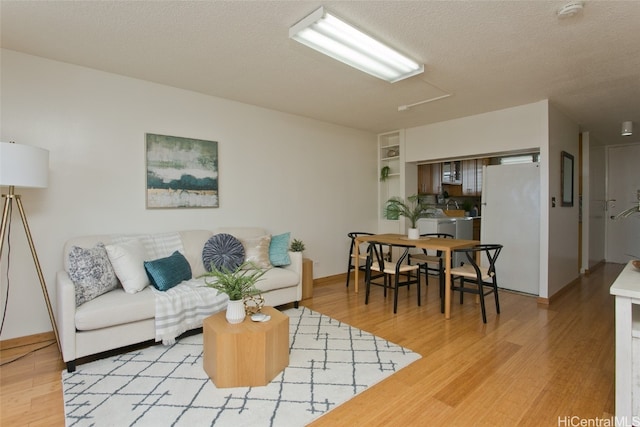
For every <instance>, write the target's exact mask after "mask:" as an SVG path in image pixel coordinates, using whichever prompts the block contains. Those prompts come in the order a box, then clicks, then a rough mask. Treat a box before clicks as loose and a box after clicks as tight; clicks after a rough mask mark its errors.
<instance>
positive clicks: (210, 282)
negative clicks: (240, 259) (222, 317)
mask: <svg viewBox="0 0 640 427" xmlns="http://www.w3.org/2000/svg"><path fill="white" fill-rule="evenodd" d="M264 273H265V271H264V270H261V269H259V268H256V266H255V264H253V263H251V262H244V263H242V264H241V265H239V266H238V267H237V268H236V269H235V270H230V269H228V268H226V267H222V268H220V269H218V268H216V267H213V268H212V270H211V271H210V272H209V273H205V274H204V275H203V276H204V278H205V279H204V282H205V283H206V285H207V286H208V287H210V288H213V289H215V290H217V291H219V292H223V293H225V294H227V295H228V296H229V303H228V304H227V321H228V322H229V323H240V322H242V321H243V320H244V318H245V315H246V312H245V308H244V299H245V298H248V297H252V296H254V295H258V294H260V289H258V288H256V282H257V281H258V280H260V278H261V277H262V276H263V275H264Z"/></svg>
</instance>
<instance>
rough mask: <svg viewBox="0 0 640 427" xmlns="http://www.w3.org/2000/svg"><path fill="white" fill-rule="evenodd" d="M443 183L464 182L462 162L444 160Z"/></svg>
mask: <svg viewBox="0 0 640 427" xmlns="http://www.w3.org/2000/svg"><path fill="white" fill-rule="evenodd" d="M442 183H443V184H461V183H462V162H461V161H460V160H453V161H450V162H442Z"/></svg>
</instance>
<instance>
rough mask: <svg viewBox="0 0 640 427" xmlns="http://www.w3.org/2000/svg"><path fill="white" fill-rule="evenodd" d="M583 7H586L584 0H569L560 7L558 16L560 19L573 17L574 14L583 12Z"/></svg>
mask: <svg viewBox="0 0 640 427" xmlns="http://www.w3.org/2000/svg"><path fill="white" fill-rule="evenodd" d="M583 8H584V2H582V1H572V2H569V3H567V4H565V5H564V6H562V7H561V8H560V9H558V18H560V19H565V18H571V17H572V16H575V15H577V14H579V13H582V9H583Z"/></svg>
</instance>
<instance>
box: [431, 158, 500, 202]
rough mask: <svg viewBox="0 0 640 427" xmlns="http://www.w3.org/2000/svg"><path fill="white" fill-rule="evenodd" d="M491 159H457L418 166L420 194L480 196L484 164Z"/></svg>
mask: <svg viewBox="0 0 640 427" xmlns="http://www.w3.org/2000/svg"><path fill="white" fill-rule="evenodd" d="M488 164H489V159H486V158H483V159H471V160H455V161H449V162H441V163H431V164H427V165H420V166H418V190H419V191H420V194H440V193H441V192H442V191H447V192H448V193H449V195H450V196H454V197H459V196H472V197H476V196H480V195H481V194H482V166H484V165H488Z"/></svg>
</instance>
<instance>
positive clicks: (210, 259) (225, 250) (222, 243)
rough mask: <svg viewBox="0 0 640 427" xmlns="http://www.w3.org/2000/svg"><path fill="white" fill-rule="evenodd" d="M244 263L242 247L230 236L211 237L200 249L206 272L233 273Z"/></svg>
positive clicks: (224, 234)
mask: <svg viewBox="0 0 640 427" xmlns="http://www.w3.org/2000/svg"><path fill="white" fill-rule="evenodd" d="M243 261H244V246H242V243H241V242H240V240H238V239H236V238H235V237H233V236H232V235H231V234H227V233H220V234H216V235H214V236H211V237H210V238H209V240H207V243H205V244H204V248H203V249H202V262H203V264H204V268H206V269H207V271H211V270H213V268H212V266H214V267H215V268H216V269H217V270H222V269H227V270H230V271H234V270H235V269H236V268H238V266H240V264H242V262H243Z"/></svg>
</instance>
